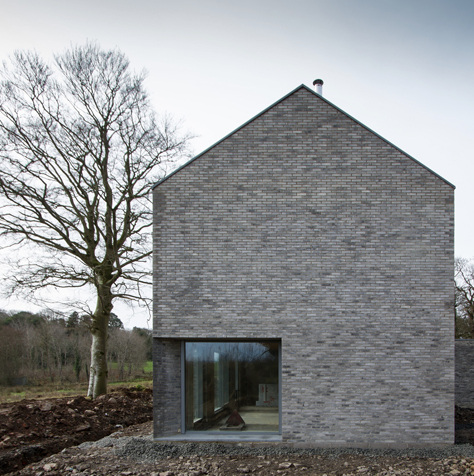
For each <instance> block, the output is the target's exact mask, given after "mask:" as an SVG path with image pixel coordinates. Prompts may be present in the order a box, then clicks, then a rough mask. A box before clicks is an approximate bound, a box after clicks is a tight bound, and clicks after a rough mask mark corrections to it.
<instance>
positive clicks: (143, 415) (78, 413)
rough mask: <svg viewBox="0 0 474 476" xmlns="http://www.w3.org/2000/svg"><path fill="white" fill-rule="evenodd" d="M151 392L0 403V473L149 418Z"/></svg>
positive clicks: (122, 390) (127, 391)
mask: <svg viewBox="0 0 474 476" xmlns="http://www.w3.org/2000/svg"><path fill="white" fill-rule="evenodd" d="M152 400H153V397H152V391H151V390H149V389H145V390H138V389H134V388H133V387H132V388H125V387H123V388H117V389H114V390H113V391H112V393H109V394H107V395H103V396H101V397H99V398H97V399H96V400H94V401H91V400H89V399H87V398H85V397H75V398H71V397H66V398H51V399H47V400H22V401H21V402H18V403H5V404H0V474H5V473H8V472H11V471H14V470H18V469H21V468H22V467H23V466H25V465H26V464H29V463H32V462H34V461H38V460H40V459H41V458H44V457H45V456H48V455H51V454H54V453H58V452H59V451H61V450H62V449H63V448H68V447H70V446H75V445H78V444H80V443H83V442H84V441H95V440H98V439H100V438H103V437H104V436H107V435H109V434H110V433H112V432H114V431H117V430H118V429H120V428H124V427H127V426H129V425H135V424H138V423H144V422H146V421H149V420H151V419H152V418H153V403H152Z"/></svg>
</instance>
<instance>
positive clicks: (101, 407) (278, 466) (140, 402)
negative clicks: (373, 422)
mask: <svg viewBox="0 0 474 476" xmlns="http://www.w3.org/2000/svg"><path fill="white" fill-rule="evenodd" d="M151 419H152V392H151V390H144V391H142V390H140V391H139V390H133V389H127V388H119V389H116V390H114V391H113V392H112V393H110V394H108V395H105V396H102V397H99V398H98V399H97V400H95V401H90V400H88V399H86V398H84V397H76V398H53V399H48V400H23V401H21V402H19V403H13V404H1V405H0V474H5V473H8V472H12V471H14V472H19V471H20V470H21V469H22V468H23V467H24V466H25V465H27V464H30V463H34V462H36V461H39V460H41V459H42V458H45V457H46V456H49V455H54V456H51V457H50V458H48V459H47V460H44V461H42V462H41V463H38V464H36V465H33V466H31V467H28V468H26V469H25V470H24V471H22V472H21V474H22V475H34V474H39V473H41V474H46V473H48V474H51V475H53V474H58V475H59V474H64V473H65V472H66V470H67V472H69V471H70V470H71V468H74V469H75V472H83V471H84V470H86V469H92V468H93V469H94V472H95V474H97V475H102V474H103V475H110V474H151V473H152V472H155V474H160V473H161V474H168V475H171V474H173V475H177V474H184V473H186V474H208V475H221V476H222V475H224V474H228V475H231V474H240V473H250V472H256V473H259V474H262V475H270V474H277V473H282V474H299V473H300V472H301V474H309V472H311V471H317V474H323V473H326V474H328V475H329V474H384V475H385V474H411V475H413V474H420V475H425V474H448V473H449V474H471V473H472V474H474V464H473V463H474V460H472V459H470V458H466V459H463V458H448V459H429V458H428V459H426V458H425V459H423V458H422V459H420V458H406V457H403V458H398V459H397V458H393V457H384V458H375V459H374V458H369V459H367V458H365V457H363V456H354V455H352V456H350V455H348V456H345V457H340V458H326V457H322V456H312V457H309V456H308V457H299V456H298V457H297V456H292V457H291V458H290V459H288V457H283V456H281V457H264V456H248V457H230V456H220V457H217V456H215V457H206V458H198V457H196V456H193V457H190V458H183V457H182V456H181V457H179V458H171V459H170V458H169V457H168V458H166V459H164V460H163V461H162V462H161V463H156V464H141V465H140V466H141V468H140V471H139V472H138V473H136V472H135V470H136V464H137V463H136V462H133V461H127V460H126V459H123V458H118V457H116V456H115V455H114V452H113V451H111V449H110V448H91V449H79V448H71V449H69V450H67V451H65V452H62V453H60V452H61V450H63V449H64V448H68V447H71V446H76V445H78V444H80V443H82V442H84V441H94V440H98V439H100V438H102V437H104V436H107V435H109V434H111V433H113V432H117V431H119V430H120V434H119V435H118V436H140V435H149V434H150V433H151V429H152V426H151ZM146 422H148V423H146ZM128 426H130V427H129V428H128V429H126V430H122V428H125V427H128ZM456 443H459V444H462V443H469V444H474V410H471V409H466V408H458V407H457V408H456ZM57 453H58V454H57ZM132 470H133V471H132ZM191 470H192V471H191ZM304 471H306V473H304ZM311 474H316V473H311Z"/></svg>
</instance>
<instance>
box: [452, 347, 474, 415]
mask: <svg viewBox="0 0 474 476" xmlns="http://www.w3.org/2000/svg"><path fill="white" fill-rule="evenodd" d="M455 347H456V379H455V381H456V405H459V406H462V407H469V408H474V340H471V339H457V340H456V346H455Z"/></svg>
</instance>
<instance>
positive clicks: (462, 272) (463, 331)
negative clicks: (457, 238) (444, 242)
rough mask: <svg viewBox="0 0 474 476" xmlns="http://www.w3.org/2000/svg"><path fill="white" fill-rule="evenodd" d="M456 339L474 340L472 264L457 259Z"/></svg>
mask: <svg viewBox="0 0 474 476" xmlns="http://www.w3.org/2000/svg"><path fill="white" fill-rule="evenodd" d="M454 278H455V297H456V300H455V303H456V304H455V305H456V337H463V338H468V339H473V338H474V262H472V261H469V260H466V259H464V258H457V259H456V264H455V273H454Z"/></svg>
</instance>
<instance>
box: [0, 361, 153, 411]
mask: <svg viewBox="0 0 474 476" xmlns="http://www.w3.org/2000/svg"><path fill="white" fill-rule="evenodd" d="M109 368H110V369H111V370H113V369H114V363H113V362H112V363H110V364H109ZM116 368H117V364H115V369H116ZM152 372H153V362H151V361H149V362H147V363H146V364H145V366H144V367H143V375H142V376H140V377H136V378H134V379H132V380H127V381H111V380H109V382H108V391H109V392H110V391H111V390H113V388H114V387H124V386H125V387H134V386H138V385H140V386H142V387H144V388H152V387H153V380H152V376H151V373H152ZM86 394H87V383H70V382H63V383H51V382H39V383H38V384H37V385H21V386H13V387H3V386H0V403H6V402H17V401H20V400H23V399H32V398H35V399H44V398H59V397H68V396H71V397H73V396H78V395H86Z"/></svg>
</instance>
